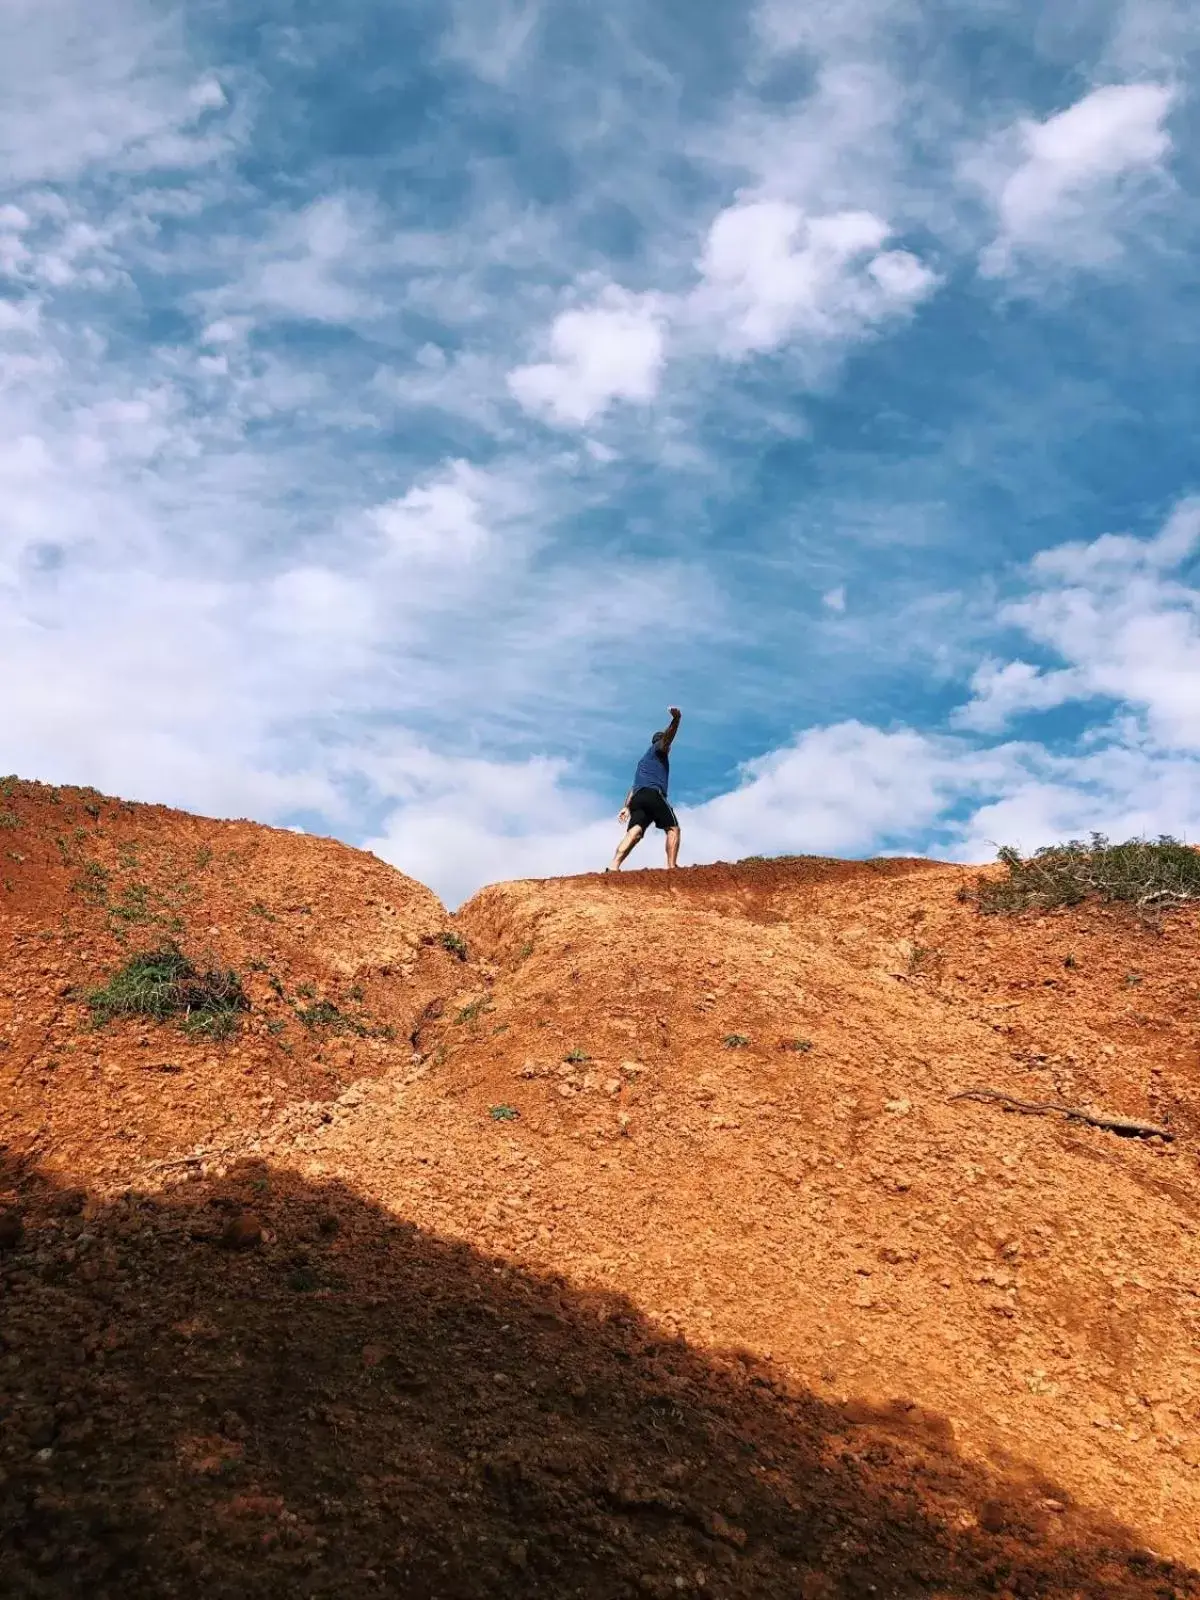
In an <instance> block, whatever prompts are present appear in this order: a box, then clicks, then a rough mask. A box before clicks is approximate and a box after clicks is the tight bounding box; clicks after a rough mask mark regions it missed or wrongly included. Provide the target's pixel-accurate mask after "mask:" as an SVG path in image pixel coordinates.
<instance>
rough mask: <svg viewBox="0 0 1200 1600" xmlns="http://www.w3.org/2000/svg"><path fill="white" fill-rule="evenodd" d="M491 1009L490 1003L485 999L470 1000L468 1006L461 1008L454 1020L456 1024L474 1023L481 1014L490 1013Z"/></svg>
mask: <svg viewBox="0 0 1200 1600" xmlns="http://www.w3.org/2000/svg"><path fill="white" fill-rule="evenodd" d="M491 1009H492V1002H491V1001H490V1000H489V999H487V998H486V997H484V998H483V999H481V1000H472V1001H471V1003H470V1004H469V1005H465V1006H464V1007H463V1008H462V1010H461V1011H460V1012H459V1013H458V1015H457V1017H456V1018H455V1019H454V1020H455V1021H456V1022H474V1021H476V1020H477V1018H478V1017H479V1016H480V1014H481V1013H482V1012H484V1011H490V1010H491Z"/></svg>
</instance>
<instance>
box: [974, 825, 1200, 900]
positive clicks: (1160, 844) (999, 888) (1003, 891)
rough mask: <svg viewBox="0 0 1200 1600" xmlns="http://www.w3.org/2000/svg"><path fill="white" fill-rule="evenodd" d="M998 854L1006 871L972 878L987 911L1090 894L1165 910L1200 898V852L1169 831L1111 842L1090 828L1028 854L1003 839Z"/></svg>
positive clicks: (1085, 897)
mask: <svg viewBox="0 0 1200 1600" xmlns="http://www.w3.org/2000/svg"><path fill="white" fill-rule="evenodd" d="M999 860H1000V863H1001V865H1002V866H1004V867H1005V868H1007V876H1006V877H1004V878H997V879H992V878H983V877H981V878H979V879H978V880H977V883H976V897H977V899H978V903H979V909H980V910H981V911H983V912H987V913H990V914H995V913H998V912H1014V911H1028V910H1043V911H1045V910H1051V909H1053V908H1054V907H1056V906H1074V905H1079V904H1080V903H1081V902H1082V901H1084V900H1088V899H1092V898H1095V899H1099V900H1115V901H1123V902H1124V903H1126V904H1128V905H1133V906H1136V907H1137V909H1138V910H1139V911H1143V912H1150V911H1165V910H1169V909H1170V908H1171V907H1172V906H1178V905H1184V904H1186V903H1187V902H1188V901H1191V900H1196V899H1200V852H1198V851H1196V850H1194V849H1193V848H1192V846H1191V845H1187V844H1184V843H1182V841H1181V840H1179V839H1173V838H1171V837H1170V835H1168V834H1162V835H1161V836H1160V837H1159V838H1158V839H1154V840H1149V839H1127V840H1126V841H1125V843H1124V844H1112V843H1111V842H1110V841H1109V839H1108V838H1107V837H1106V836H1105V835H1104V834H1102V833H1093V834H1092V835H1091V837H1090V839H1089V840H1088V841H1086V842H1085V841H1084V840H1082V839H1070V840H1068V841H1067V842H1066V843H1065V844H1055V845H1046V846H1044V847H1043V848H1042V849H1041V850H1036V851H1035V852H1034V853H1033V855H1031V856H1022V855H1021V854H1020V852H1019V851H1017V850H1014V849H1013V848H1012V847H1011V846H1007V845H1006V846H1005V847H1004V848H1003V849H1002V850H1001V851H1000V853H999Z"/></svg>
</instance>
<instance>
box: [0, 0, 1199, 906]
mask: <svg viewBox="0 0 1200 1600" xmlns="http://www.w3.org/2000/svg"><path fill="white" fill-rule="evenodd" d="M1047 9H1049V10H1050V12H1051V13H1052V14H1051V15H1050V16H1049V17H1047V16H1046V15H1045V14H1044V13H1045V12H1046V10H1047ZM94 17H95V13H94V8H92V7H89V6H86V5H85V4H83V3H82V0H42V3H38V4H35V3H33V0H15V3H12V4H10V5H8V6H6V8H5V14H4V19H3V21H2V22H0V46H2V48H0V158H2V165H0V170H2V171H3V172H4V173H6V174H8V177H9V182H8V187H7V191H6V192H5V193H4V194H3V195H0V374H2V378H3V382H2V386H0V673H2V680H3V686H4V687H3V697H2V700H0V706H2V712H0V767H3V768H4V769H6V770H15V771H18V772H20V773H22V774H24V775H28V776H36V777H41V778H43V779H46V780H50V781H60V782H80V783H94V784H96V785H97V786H98V787H100V788H103V789H105V790H107V791H110V792H116V793H120V794H123V795H127V796H130V797H133V798H139V799H147V800H162V801H166V802H169V803H172V804H177V805H183V806H187V807H190V808H193V809H196V810H200V811H205V812H209V813H214V814H218V815H249V816H252V817H256V818H259V819H261V820H263V821H269V822H276V823H282V824H285V825H292V826H302V827H305V828H308V829H312V830H315V831H320V832H324V833H333V834H335V835H337V836H339V837H341V838H344V839H347V840H349V841H351V842H353V843H361V844H367V845H369V846H370V847H371V848H372V849H374V850H376V851H377V852H378V853H379V854H381V855H383V856H384V857H385V858H386V859H388V860H390V861H392V862H394V863H395V864H396V865H397V866H399V867H400V868H402V869H403V870H405V871H408V872H411V873H413V874H414V875H415V876H417V877H420V878H422V879H423V880H424V881H426V882H428V883H430V884H432V885H433V886H434V887H435V888H436V889H438V890H439V892H441V893H443V894H444V895H445V896H446V897H447V898H448V900H450V901H451V902H456V901H458V900H459V899H461V898H462V897H463V896H464V895H465V894H467V893H469V892H471V891H472V890H473V889H474V888H476V887H478V886H479V885H480V884H482V883H484V882H486V881H489V880H492V879H495V878H503V877H510V876H520V875H527V874H534V873H541V872H563V871H573V870H582V869H585V868H589V867H593V866H596V865H598V864H601V863H602V862H603V861H604V860H605V859H607V856H608V854H609V853H610V851H611V848H612V844H613V840H614V834H615V833H616V831H617V825H616V822H615V816H614V813H615V811H616V809H617V807H618V806H619V804H620V802H621V800H622V798H623V796H624V793H625V790H626V787H627V785H628V781H629V777H630V774H631V771H632V766H633V764H634V762H635V761H636V759H637V756H638V755H639V754H640V751H641V749H642V748H643V746H644V744H645V742H646V736H647V735H648V734H649V732H650V731H651V730H652V729H653V728H654V727H657V726H659V725H660V723H661V722H662V721H663V719H664V714H665V710H664V708H665V707H666V705H667V703H668V702H669V701H678V702H679V703H680V704H681V705H682V706H683V707H684V711H685V721H684V727H683V732H682V734H681V735H680V739H679V743H678V745H677V754H676V759H675V767H674V774H673V788H674V790H675V793H674V795H673V798H674V799H675V800H676V803H677V805H678V808H679V810H680V813H681V817H682V820H683V823H684V830H685V839H684V859H685V860H705V859H716V858H730V857H736V856H740V855H745V854H751V853H768V854H769V853H773V852H777V851H818V852H829V853H839V854H864V853H870V852H876V851H888V850H910V849H911V850H921V851H929V852H931V853H937V854H941V855H945V856H951V857H956V858H960V859H986V858H988V857H990V856H991V855H992V854H993V853H994V847H995V845H996V844H997V843H1008V842H1011V843H1016V844H1018V845H1020V846H1023V847H1025V848H1032V847H1034V846H1035V845H1037V844H1040V843H1043V842H1046V841H1047V840H1050V839H1053V838H1055V837H1059V836H1062V835H1064V834H1072V833H1078V832H1081V831H1086V830H1087V829H1089V828H1091V827H1097V828H1102V829H1108V830H1111V831H1113V832H1114V833H1118V834H1125V833H1133V832H1143V831H1150V832H1158V831H1163V830H1168V831H1175V832H1180V833H1183V834H1186V835H1188V836H1190V837H1197V836H1198V835H1200V786H1198V784H1197V781H1196V780H1197V777H1198V776H1200V772H1198V761H1200V701H1198V698H1197V695H1196V693H1195V686H1196V683H1197V681H1198V674H1197V669H1200V590H1198V589H1197V580H1196V562H1195V556H1196V551H1197V548H1198V547H1200V503H1197V502H1194V501H1193V500H1191V499H1190V498H1189V497H1190V496H1191V495H1192V493H1193V492H1194V491H1196V490H1197V488H1198V487H1200V485H1198V482H1197V480H1198V477H1200V474H1198V471H1197V467H1196V463H1195V423H1194V418H1195V415H1196V413H1197V406H1198V402H1200V379H1198V378H1197V373H1198V372H1200V363H1198V360H1197V357H1198V355H1200V351H1198V349H1197V346H1198V344H1200V321H1198V313H1200V306H1198V296H1197V292H1196V288H1195V271H1194V261H1195V258H1196V251H1197V243H1198V242H1200V240H1198V235H1200V204H1198V193H1200V171H1198V158H1197V154H1196V152H1197V150H1198V149H1200V144H1198V141H1197V131H1198V117H1200V112H1198V110H1197V96H1196V88H1197V71H1198V65H1200V18H1198V16H1197V13H1196V12H1195V8H1194V7H1192V6H1189V5H1186V4H1183V3H1179V4H1176V3H1174V0H1094V3H1089V4H1083V3H1081V4H1070V5H1066V4H1064V5H1061V6H1055V7H1053V8H1044V7H1038V6H1033V5H1024V4H1018V3H1016V0H987V3H984V4H980V3H978V0H974V3H972V4H969V5H968V4H966V3H963V4H961V5H956V4H951V5H949V6H946V5H941V6H936V7H935V6H933V5H931V4H921V3H917V0H912V3H909V0H842V3H838V4H834V3H832V0H810V3H806V4H800V3H796V0H760V3H759V4H758V6H757V7H755V6H753V5H751V6H746V5H741V4H736V5H735V4H732V3H730V4H724V3H717V0H711V3H709V4H707V5H705V6H703V7H695V6H688V5H684V4H682V3H681V0H660V3H658V4H652V5H650V6H646V5H644V4H637V5H635V4H633V3H632V0H628V3H627V0H613V3H612V4H610V5H606V6H604V7H594V6H584V5H582V4H575V3H567V0H558V3H556V0H487V3H484V0H454V3H449V4H445V3H443V4H437V5H433V4H428V5H421V4H412V5H406V6H394V5H387V4H383V3H382V0H346V3H345V4H343V5H342V6H340V7H338V8H317V7H313V6H308V5H303V4H295V3H288V0H271V3H262V4H258V5H255V4H253V3H249V4H246V3H243V4H239V5H236V6H235V5H233V4H226V3H224V0H210V3H206V4H195V5H191V6H189V7H187V8H186V9H180V10H176V9H174V8H172V7H171V6H170V5H167V4H143V3H140V0H110V3H109V4H108V5H107V6H106V8H105V27H104V29H103V30H97V29H96V27H95V21H94ZM658 854H659V845H658V843H657V842H656V841H651V842H650V843H649V844H647V845H645V846H643V847H642V851H641V852H639V856H641V857H643V858H644V859H643V860H642V861H639V857H637V856H635V857H634V858H633V860H634V862H638V863H639V864H651V863H655V864H656V862H657V858H658Z"/></svg>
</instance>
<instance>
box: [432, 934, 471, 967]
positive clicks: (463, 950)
mask: <svg viewBox="0 0 1200 1600" xmlns="http://www.w3.org/2000/svg"><path fill="white" fill-rule="evenodd" d="M438 942H439V944H440V945H441V947H442V949H443V950H449V952H450V954H451V955H452V956H457V957H458V959H459V960H460V961H465V960H466V959H467V941H466V940H465V939H464V938H462V937H461V936H460V935H459V934H457V933H452V932H451V931H450V929H449V928H447V929H446V931H445V932H444V933H443V934H442V935H441V937H440V939H439V941H438Z"/></svg>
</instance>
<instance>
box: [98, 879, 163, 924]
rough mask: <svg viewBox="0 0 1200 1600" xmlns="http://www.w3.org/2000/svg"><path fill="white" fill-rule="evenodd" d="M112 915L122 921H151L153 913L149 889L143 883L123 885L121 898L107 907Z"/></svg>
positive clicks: (153, 918)
mask: <svg viewBox="0 0 1200 1600" xmlns="http://www.w3.org/2000/svg"><path fill="white" fill-rule="evenodd" d="M109 910H110V911H111V913H112V915H113V916H114V917H119V918H120V919H121V921H122V922H153V921H154V920H155V913H154V911H153V910H152V909H151V906H150V890H149V888H148V887H147V886H146V884H144V883H129V884H126V885H125V888H124V890H123V891H122V894H121V898H120V899H119V900H118V901H117V902H116V904H115V905H112V906H110V907H109Z"/></svg>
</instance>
